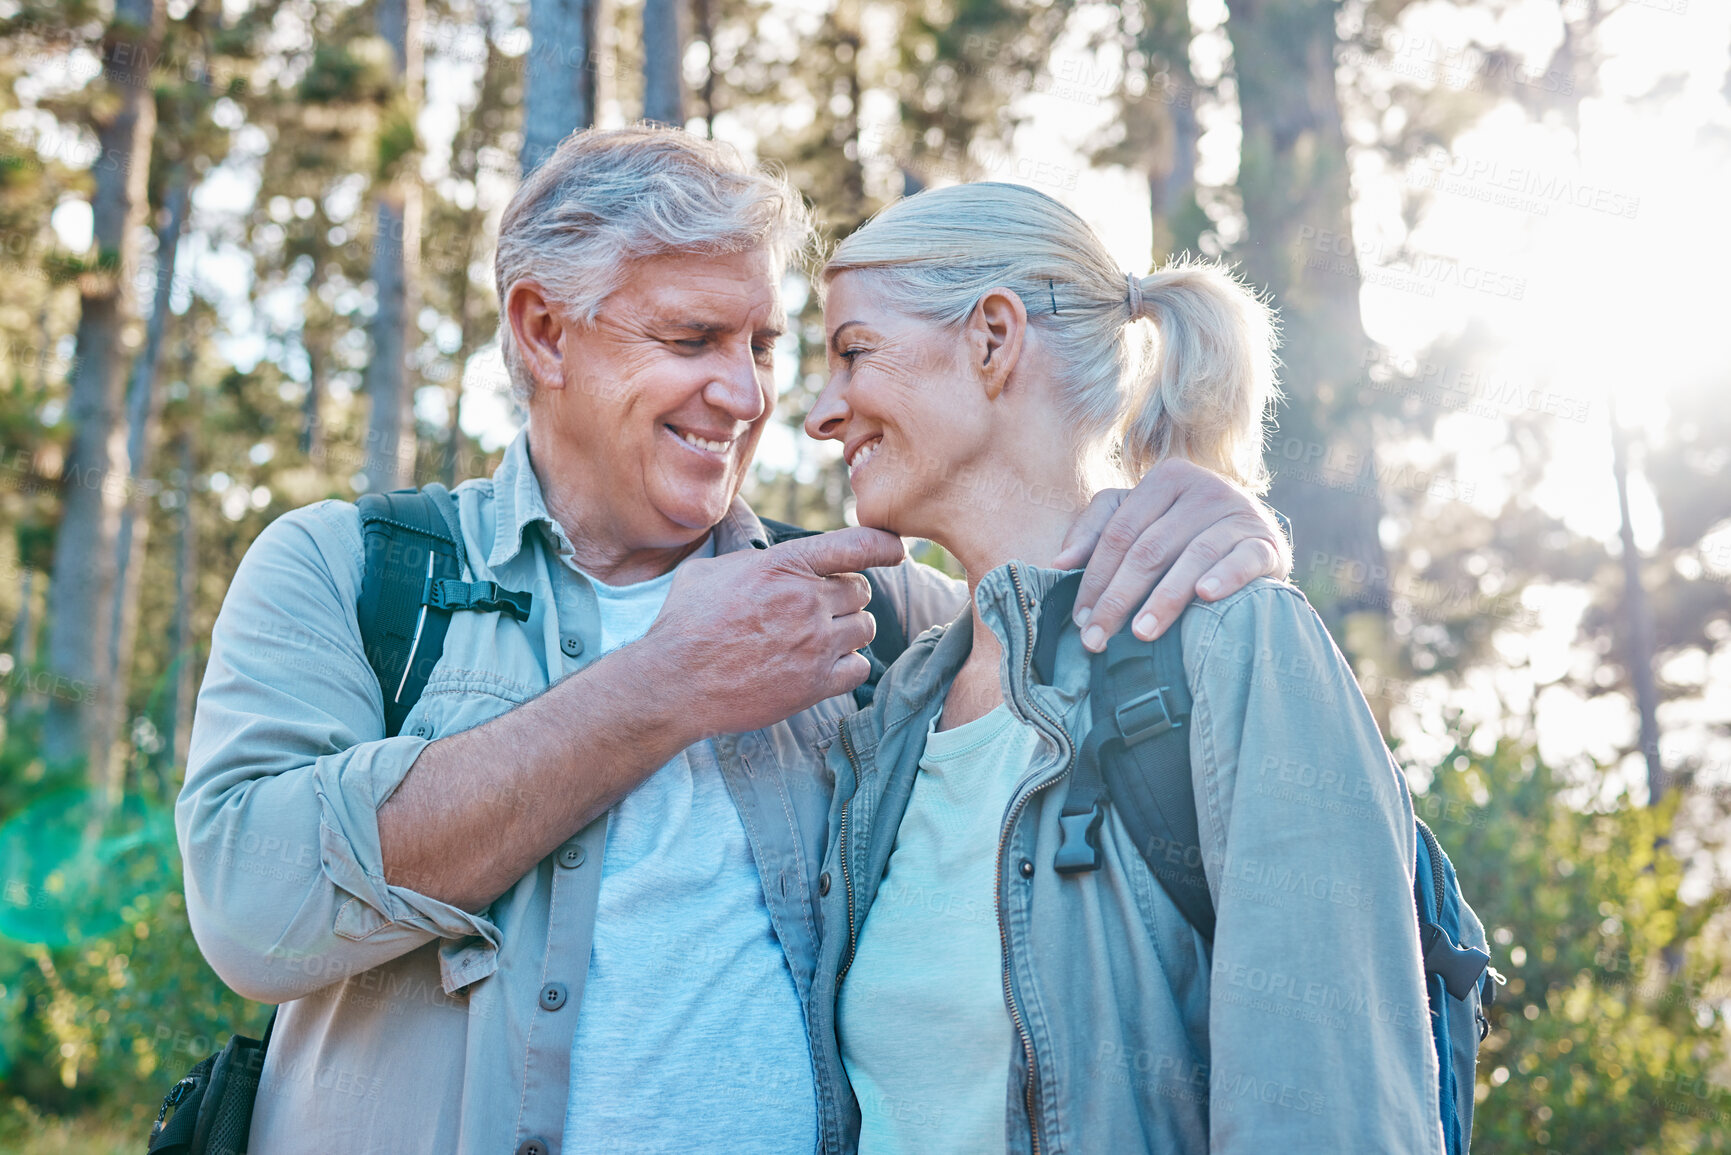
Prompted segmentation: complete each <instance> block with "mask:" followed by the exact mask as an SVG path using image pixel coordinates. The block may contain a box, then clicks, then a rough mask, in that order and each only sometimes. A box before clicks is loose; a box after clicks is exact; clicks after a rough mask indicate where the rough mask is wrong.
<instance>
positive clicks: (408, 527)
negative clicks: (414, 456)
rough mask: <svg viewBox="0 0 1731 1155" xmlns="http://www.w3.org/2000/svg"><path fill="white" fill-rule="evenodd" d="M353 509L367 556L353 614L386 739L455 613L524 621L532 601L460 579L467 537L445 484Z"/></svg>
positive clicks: (422, 682) (380, 497) (423, 681)
mask: <svg viewBox="0 0 1731 1155" xmlns="http://www.w3.org/2000/svg"><path fill="white" fill-rule="evenodd" d="M356 505H358V506H359V507H360V511H361V544H362V549H363V551H364V557H365V563H364V565H365V568H364V571H363V573H362V577H361V600H360V605H359V606H358V607H357V615H356V616H357V618H358V619H359V622H360V628H361V641H362V644H363V646H364V647H365V649H366V654H367V661H368V662H369V663H371V665H372V667H373V672H374V673H375V674H377V675H378V679H379V689H380V690H381V691H382V693H383V695H384V702H385V736H386V737H395V736H396V735H397V734H399V733H400V732H401V731H402V728H403V719H405V718H407V717H408V716H409V711H410V710H412V709H414V707H415V703H416V702H417V701H419V700H420V697H421V691H422V690H424V689H426V687H427V679H428V678H429V677H430V676H431V675H432V672H433V667H435V666H437V665H438V664H439V655H440V654H442V653H443V652H444V649H445V632H446V630H448V629H449V628H450V625H451V614H452V613H453V612H455V611H459V610H474V611H477V612H481V613H491V612H494V611H499V612H503V613H508V614H510V615H511V616H512V617H514V618H516V619H517V620H518V621H524V620H527V619H528V617H529V607H530V604H531V602H532V600H533V599H532V598H531V596H530V595H529V594H527V593H520V592H517V591H513V590H505V589H500V588H499V585H498V583H496V582H490V581H485V582H466V581H464V580H463V570H464V562H465V558H464V555H463V535H462V531H461V528H460V526H459V524H458V521H457V511H456V503H455V502H454V501H453V500H452V498H451V495H450V493H448V492H447V491H446V490H445V488H444V486H442V485H429V486H427V488H426V489H425V490H414V489H397V490H392V491H391V492H389V493H368V494H364V495H362V497H361V498H360V500H359V501H358V502H356Z"/></svg>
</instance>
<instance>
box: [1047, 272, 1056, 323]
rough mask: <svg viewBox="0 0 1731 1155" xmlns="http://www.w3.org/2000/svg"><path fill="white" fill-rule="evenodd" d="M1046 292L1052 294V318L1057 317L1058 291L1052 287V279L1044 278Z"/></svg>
mask: <svg viewBox="0 0 1731 1155" xmlns="http://www.w3.org/2000/svg"><path fill="white" fill-rule="evenodd" d="M1046 292H1048V293H1050V294H1052V316H1054V317H1056V316H1057V315H1058V290H1056V289H1054V288H1053V287H1052V278H1051V277H1047V278H1046Z"/></svg>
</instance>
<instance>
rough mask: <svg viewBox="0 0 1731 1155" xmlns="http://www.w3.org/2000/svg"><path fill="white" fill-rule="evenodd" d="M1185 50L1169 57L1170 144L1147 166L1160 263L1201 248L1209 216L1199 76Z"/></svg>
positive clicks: (1157, 261) (1166, 93) (1150, 204)
mask: <svg viewBox="0 0 1731 1155" xmlns="http://www.w3.org/2000/svg"><path fill="white" fill-rule="evenodd" d="M1186 23H1188V22H1186ZM1184 52H1185V55H1184V57H1183V58H1182V59H1174V60H1171V61H1170V62H1169V64H1170V67H1171V77H1172V87H1171V88H1170V89H1168V90H1167V91H1166V92H1165V93H1164V94H1163V96H1164V99H1165V100H1166V101H1167V102H1168V103H1167V106H1166V112H1167V122H1168V125H1169V127H1170V129H1171V132H1170V134H1169V136H1168V140H1169V143H1170V146H1171V147H1170V150H1169V151H1167V150H1163V151H1162V154H1161V155H1160V156H1158V157H1156V158H1155V159H1154V161H1153V163H1151V164H1150V165H1149V166H1148V211H1149V213H1150V214H1151V215H1152V217H1153V222H1152V223H1153V226H1154V228H1153V236H1154V246H1153V247H1154V264H1155V267H1159V266H1160V265H1161V264H1164V263H1165V259H1166V257H1167V256H1168V255H1170V254H1173V253H1184V252H1191V253H1193V252H1196V251H1197V244H1198V240H1199V238H1200V237H1201V234H1202V224H1203V222H1204V221H1205V220H1206V219H1207V218H1206V217H1205V216H1204V215H1203V212H1202V209H1201V207H1200V206H1199V205H1198V204H1197V202H1196V142H1197V141H1198V140H1199V139H1200V138H1201V132H1200V130H1199V129H1198V127H1197V124H1196V81H1195V80H1194V79H1193V78H1192V76H1191V74H1190V60H1189V47H1188V42H1186V46H1185V49H1184Z"/></svg>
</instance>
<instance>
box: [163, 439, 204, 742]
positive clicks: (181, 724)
mask: <svg viewBox="0 0 1731 1155" xmlns="http://www.w3.org/2000/svg"><path fill="white" fill-rule="evenodd" d="M176 441H177V442H178V450H179V453H178V456H179V458H180V475H181V483H180V484H181V501H180V517H179V522H180V543H179V544H180V549H179V564H177V565H176V566H175V583H174V624H173V626H172V627H170V631H171V635H172V638H173V645H174V658H173V659H172V660H173V663H174V665H173V676H172V678H171V680H170V681H169V690H168V703H167V708H166V709H165V710H164V711H163V723H164V725H165V726H166V727H167V729H168V733H166V734H164V735H163V736H162V738H163V740H162V748H163V750H164V751H167V752H168V756H169V757H170V758H171V759H172V760H173V761H172V762H171V765H174V766H184V765H186V744H187V738H188V736H189V735H190V734H191V733H192V701H193V678H192V674H193V669H192V667H193V661H192V606H193V601H194V599H195V597H196V595H197V592H198V532H197V526H196V524H195V523H194V522H193V517H192V481H193V472H192V469H193V460H192V438H191V436H190V435H189V434H188V433H187V432H186V431H185V430H184V429H183V430H182V431H181V433H180V436H179V437H178V438H176Z"/></svg>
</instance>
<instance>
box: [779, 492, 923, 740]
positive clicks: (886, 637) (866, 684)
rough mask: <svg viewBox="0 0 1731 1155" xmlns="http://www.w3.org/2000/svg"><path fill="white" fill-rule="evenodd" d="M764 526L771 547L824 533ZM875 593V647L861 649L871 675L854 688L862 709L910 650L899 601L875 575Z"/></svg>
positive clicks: (871, 579) (871, 605) (871, 606)
mask: <svg viewBox="0 0 1731 1155" xmlns="http://www.w3.org/2000/svg"><path fill="white" fill-rule="evenodd" d="M757 520H758V521H760V522H762V523H763V529H764V532H765V533H767V534H768V535H769V544H770V545H780V544H781V543H782V542H784V541H797V540H798V539H800V538H802V537H816V536H817V535H818V534H819V533H821V532H823V531H822V530H816V529H805V528H803V527H801V526H797V525H789V524H788V523H787V522H785V521H774V520H772V519H770V518H767V517H760V518H758V519H757ZM864 576H865V579H866V582H867V583H868V584H870V586H871V590H872V596H871V601H870V602H868V603H867V604H866V612H867V613H869V614H871V616H872V618H873V620H875V621H876V622H877V626H878V630H877V635H876V636H875V637H873V638H872V643H871V645H869V646H867V647H866V648H865V649H863V650H861V651H860V653H862V654H864V655H865V660H866V661H867V662H868V663H869V664H870V666H871V672H870V673H869V674H867V675H866V680H865V681H863V682H861V683H860V684H859V685H858V686H856V687H854V692H853V697H854V703H855V704H856V705H858V706H859V708H860V709H862V710H863V709H865V708H866V707H867V706H869V705H871V703H872V697H873V695H874V694H875V693H876V692H877V685H878V682H879V680H880V679H882V678H883V676H884V671H885V670H887V669H889V668H890V666H891V665H893V664H894V663H895V660H896V659H897V658H899V657H901V656H902V651H903V650H906V649H907V648H908V630H907V626H906V625H904V624H903V623H902V618H901V615H900V614H898V613H897V612H896V604H895V602H893V601H891V600H890V595H889V590H888V589H887V588H886V587H885V586H884V584H883V583H882V582H880V581H879V580H878V579H877V578H876V577H875V576H874V575H872V574H869V573H868V574H866V575H864Z"/></svg>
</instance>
